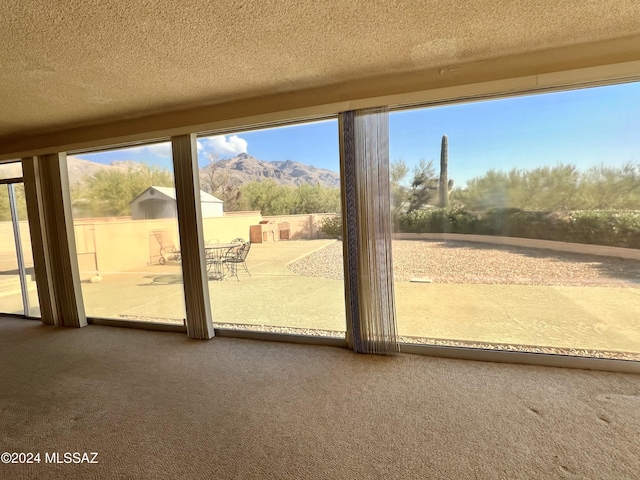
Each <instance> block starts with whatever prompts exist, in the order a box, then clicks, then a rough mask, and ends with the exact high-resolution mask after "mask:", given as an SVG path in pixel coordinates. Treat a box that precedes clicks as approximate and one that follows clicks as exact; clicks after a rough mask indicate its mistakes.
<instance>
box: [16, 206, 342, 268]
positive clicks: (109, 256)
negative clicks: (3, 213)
mask: <svg viewBox="0 0 640 480" xmlns="http://www.w3.org/2000/svg"><path fill="white" fill-rule="evenodd" d="M333 216H335V214H312V215H282V216H270V217H263V216H262V215H261V214H260V212H259V211H248V212H227V213H225V215H224V217H212V218H204V219H203V220H202V226H203V233H204V239H205V241H211V242H216V241H217V242H220V243H226V242H230V241H231V240H232V239H234V238H238V237H239V238H244V239H249V228H250V226H251V225H257V224H259V223H260V222H261V221H263V220H267V221H274V222H275V224H276V226H275V228H276V229H277V228H278V227H277V224H279V223H284V222H286V223H289V229H290V235H289V238H290V239H291V240H307V239H315V238H319V237H322V232H320V231H319V230H318V228H317V226H318V222H319V221H320V220H321V219H322V218H324V217H333ZM9 228H10V225H9ZM74 230H75V239H76V249H77V253H78V265H79V269H80V277H81V279H82V280H87V279H89V278H91V277H92V276H93V275H95V273H96V272H100V273H101V274H109V273H115V272H124V271H129V270H134V269H140V268H142V267H145V266H148V265H154V264H157V263H158V261H159V259H160V247H161V244H160V243H161V242H162V246H164V247H170V246H175V247H178V245H179V235H178V222H177V219H175V218H166V219H156V220H131V217H117V218H115V217H110V218H107V217H105V218H91V219H87V218H79V219H77V220H76V222H75V224H74ZM7 234H8V229H7Z"/></svg>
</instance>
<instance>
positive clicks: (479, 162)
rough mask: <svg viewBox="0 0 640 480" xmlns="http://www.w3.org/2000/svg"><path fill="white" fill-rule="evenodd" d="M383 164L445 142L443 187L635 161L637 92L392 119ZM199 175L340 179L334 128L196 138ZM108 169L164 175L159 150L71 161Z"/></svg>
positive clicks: (465, 107)
mask: <svg viewBox="0 0 640 480" xmlns="http://www.w3.org/2000/svg"><path fill="white" fill-rule="evenodd" d="M389 132H390V158H391V160H392V161H393V160H398V159H403V160H405V161H406V162H407V164H408V165H409V166H411V165H414V164H415V163H417V162H419V161H420V159H423V158H424V159H426V160H433V162H434V166H435V167H436V170H438V168H439V159H440V142H441V138H442V135H443V134H446V135H447V136H448V137H449V178H453V179H454V180H455V181H456V185H459V186H464V184H465V183H466V181H467V180H469V179H470V178H473V177H475V176H479V175H482V174H483V173H484V172H486V171H487V170H489V169H491V168H493V169H497V170H510V169H511V168H533V167H536V166H541V165H556V164H560V163H570V164H574V165H577V166H578V167H579V168H581V169H583V168H588V167H591V166H595V165H600V164H607V165H621V164H623V163H625V162H634V163H637V162H640V83H632V84H624V85H616V86H608V87H598V88H590V89H582V90H574V91H569V92H558V93H549V94H542V95H529V96H522V97H517V98H509V99H502V100H488V101H481V102H472V103H466V104H460V105H450V106H443V107H433V108H421V109H415V110H405V111H400V112H393V113H391V114H390V117H389ZM198 150H199V160H200V164H201V166H203V165H206V164H207V162H208V158H209V156H210V155H212V154H213V155H214V156H217V158H230V157H233V156H235V155H237V154H238V153H241V152H247V153H249V154H250V155H252V156H254V157H256V158H258V159H260V160H266V161H274V160H295V161H298V162H301V163H306V164H309V165H315V166H317V167H320V168H327V169H330V170H334V171H338V170H339V163H338V162H339V161H338V124H337V121H325V122H316V123H312V124H306V125H298V126H290V127H284V128H275V129H265V130H256V131H252V132H239V133H237V134H234V135H225V136H216V137H208V138H201V139H199V141H198ZM78 156H79V157H80V158H85V159H87V160H91V161H97V162H100V163H110V162H111V161H114V160H135V161H143V162H146V163H151V164H157V165H160V166H163V167H166V168H171V158H170V148H169V145H168V144H156V145H151V146H144V147H135V148H129V149H120V150H114V151H109V152H101V153H95V154H82V155H78Z"/></svg>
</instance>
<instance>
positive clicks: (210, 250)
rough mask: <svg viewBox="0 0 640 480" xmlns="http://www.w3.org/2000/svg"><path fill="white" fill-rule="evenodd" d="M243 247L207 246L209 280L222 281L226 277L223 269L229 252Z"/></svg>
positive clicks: (233, 245) (232, 244)
mask: <svg viewBox="0 0 640 480" xmlns="http://www.w3.org/2000/svg"><path fill="white" fill-rule="evenodd" d="M241 245H242V244H241V243H216V244H213V245H205V247H204V255H205V258H206V262H207V272H209V278H211V279H213V280H222V279H223V278H224V277H226V275H225V274H224V270H223V267H222V263H223V259H224V257H225V255H226V254H227V252H229V251H231V250H232V249H234V248H237V247H240V246H241Z"/></svg>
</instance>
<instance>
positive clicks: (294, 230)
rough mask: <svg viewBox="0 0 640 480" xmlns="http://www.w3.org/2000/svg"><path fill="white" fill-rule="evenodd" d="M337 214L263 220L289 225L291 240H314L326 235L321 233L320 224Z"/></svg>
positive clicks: (287, 216) (273, 216) (303, 215)
mask: <svg viewBox="0 0 640 480" xmlns="http://www.w3.org/2000/svg"><path fill="white" fill-rule="evenodd" d="M335 216H336V214H335V213H313V214H302V215H268V216H263V217H262V220H265V221H269V222H274V223H275V224H276V229H277V224H279V223H288V224H289V228H290V233H289V239H290V240H313V239H316V238H323V237H324V235H323V234H322V232H321V231H320V229H319V228H318V227H319V223H320V221H321V220H322V219H323V218H326V217H331V218H332V217H335Z"/></svg>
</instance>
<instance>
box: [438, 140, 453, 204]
mask: <svg viewBox="0 0 640 480" xmlns="http://www.w3.org/2000/svg"><path fill="white" fill-rule="evenodd" d="M448 168H449V138H448V137H447V136H446V135H443V136H442V146H441V147H440V180H439V182H438V193H439V196H440V206H441V207H443V208H444V207H447V206H448V205H449V191H450V190H451V188H452V187H453V182H452V181H451V182H450V181H449V178H448V177H449V174H448Z"/></svg>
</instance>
